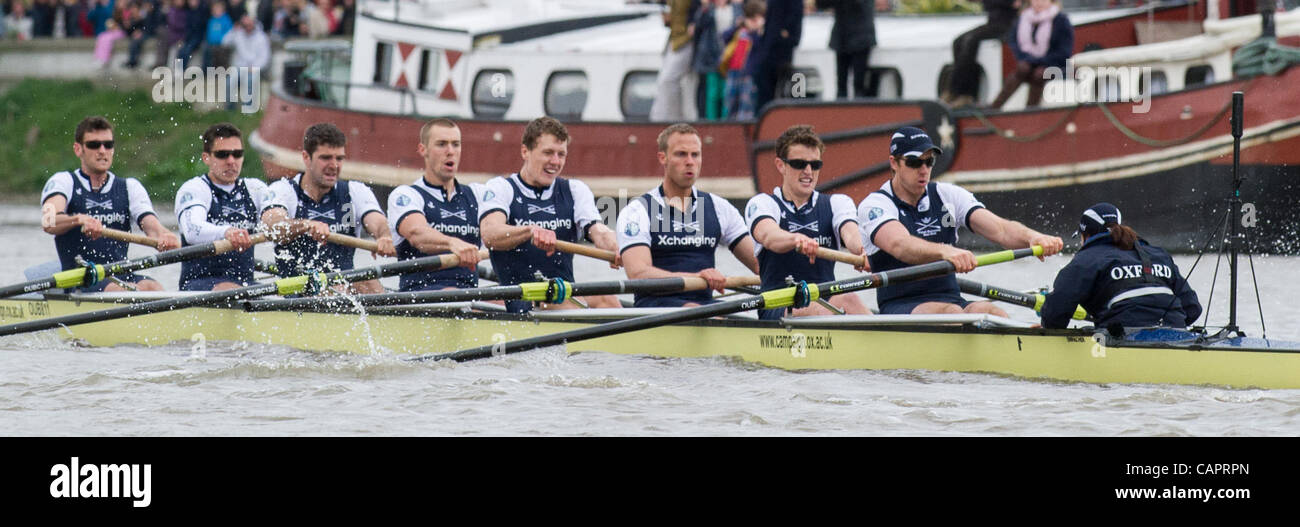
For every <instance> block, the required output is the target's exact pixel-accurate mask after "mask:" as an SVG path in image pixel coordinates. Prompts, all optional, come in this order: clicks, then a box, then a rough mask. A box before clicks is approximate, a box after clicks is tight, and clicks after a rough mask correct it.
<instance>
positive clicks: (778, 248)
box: [745, 125, 871, 320]
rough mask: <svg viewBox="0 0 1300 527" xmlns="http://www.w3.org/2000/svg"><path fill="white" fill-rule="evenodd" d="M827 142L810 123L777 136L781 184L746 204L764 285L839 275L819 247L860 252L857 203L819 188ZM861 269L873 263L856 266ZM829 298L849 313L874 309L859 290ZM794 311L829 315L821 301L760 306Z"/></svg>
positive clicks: (764, 313) (771, 312)
mask: <svg viewBox="0 0 1300 527" xmlns="http://www.w3.org/2000/svg"><path fill="white" fill-rule="evenodd" d="M825 151H826V145H825V144H824V143H822V140H821V138H820V137H818V136H817V133H816V132H814V131H813V129H812V127H811V126H808V125H795V126H791V127H790V128H787V129H786V130H785V132H783V133H782V134H781V137H779V138H777V140H776V160H775V164H776V170H777V172H780V173H781V186H779V187H776V188H774V189H772V193H771V194H759V195H757V196H754V197H753V199H750V200H749V203H748V204H747V205H746V206H745V223H746V224H747V225H749V229H750V232H751V233H753V235H754V241H755V242H756V246H755V249H756V250H757V252H758V268H759V276H760V277H762V279H763V290H764V291H769V290H772V289H780V288H782V287H787V286H788V285H789V284H788V283H787V279H792V280H795V281H805V282H808V283H813V284H816V283H822V282H829V281H831V280H834V279H835V262H834V261H832V260H820V261H818V260H817V259H816V258H817V249H819V248H822V247H825V248H828V249H835V250H839V249H843V250H846V251H848V252H850V253H852V254H855V255H858V256H862V255H863V254H864V250H863V247H862V236H861V235H860V234H858V222H857V218H858V214H857V208H856V207H854V205H853V199H852V198H850V197H848V196H845V195H843V194H823V193H820V192H817V190H816V189H817V180H818V177H819V176H820V174H821V168H822V154H823V153H825ZM855 269H856V270H858V271H866V270H868V269H870V268H869V267H866V266H856V267H855ZM828 302H829V303H830V304H831V305H832V306H835V307H836V308H839V310H841V311H843V312H844V313H846V314H850V315H870V314H871V310H870V309H867V306H866V305H865V304H863V303H862V299H861V298H858V295H854V294H846V295H836V296H833V297H831V298H830V300H828ZM787 312H788V313H789V314H790V315H792V316H809V315H830V314H832V313H831V310H829V309H827V308H826V307H823V306H822V305H821V304H812V305H810V306H808V307H804V308H799V309H762V310H759V312H758V316H759V318H760V319H763V320H780V319H781V317H783V316H786V314H787Z"/></svg>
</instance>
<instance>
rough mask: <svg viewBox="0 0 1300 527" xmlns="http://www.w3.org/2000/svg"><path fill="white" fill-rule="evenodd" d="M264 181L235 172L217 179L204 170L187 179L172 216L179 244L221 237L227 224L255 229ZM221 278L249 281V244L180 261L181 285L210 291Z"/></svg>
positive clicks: (250, 279)
mask: <svg viewBox="0 0 1300 527" xmlns="http://www.w3.org/2000/svg"><path fill="white" fill-rule="evenodd" d="M266 195H267V186H266V183H264V182H262V181H261V180H257V179H247V178H239V179H237V180H236V181H235V183H233V184H230V185H220V184H217V183H216V182H214V181H212V179H211V178H210V177H208V175H207V174H204V175H202V176H198V177H195V178H193V179H190V180H189V181H186V182H185V184H183V185H181V188H180V190H179V191H177V193H176V221H177V225H178V226H179V228H180V231H181V246H182V247H188V246H191V245H202V244H205V243H212V242H214V241H217V240H220V239H224V238H225V236H226V230H227V229H231V228H236V229H244V230H246V231H248V232H250V233H252V232H254V231H256V230H257V226H258V224H259V222H260V220H259V214H258V211H259V210H261V206H262V204H263V201H264V200H265V199H266ZM222 282H233V283H237V284H240V285H249V284H251V283H253V250H251V249H249V250H245V251H232V252H229V253H226V254H220V255H216V256H209V257H207V258H201V259H198V260H188V261H185V262H182V263H181V279H180V289H181V290H182V291H210V290H212V288H213V287H215V286H216V285H217V284H219V283H222Z"/></svg>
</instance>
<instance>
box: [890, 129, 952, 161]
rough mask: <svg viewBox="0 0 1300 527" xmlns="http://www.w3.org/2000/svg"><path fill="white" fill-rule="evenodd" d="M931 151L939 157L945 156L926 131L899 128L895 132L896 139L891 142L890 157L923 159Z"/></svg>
mask: <svg viewBox="0 0 1300 527" xmlns="http://www.w3.org/2000/svg"><path fill="white" fill-rule="evenodd" d="M930 150H934V153H935V154H938V155H942V154H943V150H940V149H939V147H937V146H934V141H931V140H930V136H929V135H926V133H925V130H922V129H920V128H917V127H915V126H904V127H902V128H899V129H898V131H897V132H894V137H893V138H892V139H890V140H889V155H891V156H894V157H921V155H922V154H924V153H926V152H927V151H930Z"/></svg>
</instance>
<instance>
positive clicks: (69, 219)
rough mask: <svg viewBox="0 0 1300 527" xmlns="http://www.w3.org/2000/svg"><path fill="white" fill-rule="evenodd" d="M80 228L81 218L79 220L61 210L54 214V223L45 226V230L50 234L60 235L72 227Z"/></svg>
mask: <svg viewBox="0 0 1300 527" xmlns="http://www.w3.org/2000/svg"><path fill="white" fill-rule="evenodd" d="M79 228H81V220H78V219H77V218H75V217H73V216H69V215H67V214H64V213H62V212H60V213H58V214H57V215H55V216H54V224H53V225H50V226H49V227H45V228H44V230H45V232H47V233H49V234H53V235H55V236H58V235H60V234H64V233H66V232H68V231H70V230H72V229H79Z"/></svg>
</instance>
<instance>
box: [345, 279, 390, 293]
mask: <svg viewBox="0 0 1300 527" xmlns="http://www.w3.org/2000/svg"><path fill="white" fill-rule="evenodd" d="M351 289H352V292H353V293H355V294H358V295H374V294H379V293H382V292H384V285H383V284H381V283H379V280H363V281H360V282H352V284H351Z"/></svg>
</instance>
